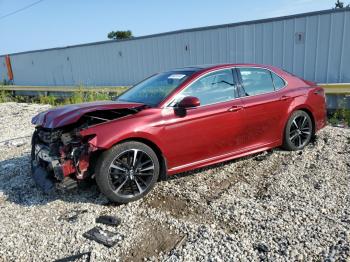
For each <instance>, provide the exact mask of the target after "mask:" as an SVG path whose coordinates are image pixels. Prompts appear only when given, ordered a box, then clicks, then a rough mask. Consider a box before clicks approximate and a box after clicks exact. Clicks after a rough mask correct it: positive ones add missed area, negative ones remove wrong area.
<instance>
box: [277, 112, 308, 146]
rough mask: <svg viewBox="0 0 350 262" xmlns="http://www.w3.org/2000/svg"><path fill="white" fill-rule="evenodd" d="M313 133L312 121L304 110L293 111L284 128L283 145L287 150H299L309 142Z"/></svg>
mask: <svg viewBox="0 0 350 262" xmlns="http://www.w3.org/2000/svg"><path fill="white" fill-rule="evenodd" d="M312 134H313V126H312V121H311V118H310V116H309V114H308V113H306V112H305V111H301V110H298V111H295V112H294V113H293V114H292V115H291V116H290V118H289V120H288V122H287V125H286V128H285V130H284V143H283V147H284V148H285V149H287V150H301V149H303V148H304V147H305V146H306V145H307V144H309V142H310V140H311V137H312Z"/></svg>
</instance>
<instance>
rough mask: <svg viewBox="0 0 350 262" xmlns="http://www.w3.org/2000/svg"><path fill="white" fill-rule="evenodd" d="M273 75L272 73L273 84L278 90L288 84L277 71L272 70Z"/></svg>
mask: <svg viewBox="0 0 350 262" xmlns="http://www.w3.org/2000/svg"><path fill="white" fill-rule="evenodd" d="M271 75H272V79H273V84H274V85H275V89H276V90H279V89H281V88H282V87H284V86H285V85H286V83H285V82H284V80H283V79H282V78H280V77H279V76H278V75H276V74H275V73H272V72H271Z"/></svg>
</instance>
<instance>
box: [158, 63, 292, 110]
mask: <svg viewBox="0 0 350 262" xmlns="http://www.w3.org/2000/svg"><path fill="white" fill-rule="evenodd" d="M239 68H256V69H264V70H267V71H269V72H270V73H272V74H275V75H277V76H278V77H280V78H281V79H282V80H283V81H284V83H285V85H284V86H283V87H281V88H280V89H278V90H276V89H275V84H274V82H273V79H272V83H273V86H274V91H272V92H266V93H262V94H257V95H253V96H239V94H238V97H235V98H234V99H231V100H227V101H221V102H216V103H212V104H207V105H200V106H197V107H195V108H201V107H205V106H210V105H216V104H219V103H226V102H229V101H234V100H237V99H239V98H245V97H254V96H261V95H266V94H272V93H275V92H279V91H281V90H282V89H284V88H286V87H287V86H288V81H287V80H286V79H285V78H284V77H281V76H280V75H279V74H277V73H275V72H274V71H272V70H271V69H269V68H266V67H263V66H233V67H227V68H220V69H217V70H214V71H211V72H207V73H205V74H204V75H202V76H200V77H198V78H196V79H194V80H193V81H192V82H191V83H189V84H188V85H187V86H186V87H185V88H184V89H183V90H181V91H180V93H178V94H176V95H179V94H181V93H182V92H183V91H185V90H186V89H187V88H189V87H190V86H191V85H192V84H194V83H195V82H196V81H198V80H199V79H201V78H202V77H205V76H207V75H209V74H211V73H215V72H219V71H223V70H231V71H232V70H234V69H239ZM238 73H239V74H240V72H238ZM232 77H233V78H234V76H233V72H232ZM238 84H239V85H243V83H238ZM235 88H239V86H237V83H236V85H235ZM242 88H243V86H242ZM237 93H239V92H237ZM173 102H174V99H173V100H172V101H170V102H169V103H168V104H167V105H166V106H165V107H164V108H174V106H170V104H171V103H173Z"/></svg>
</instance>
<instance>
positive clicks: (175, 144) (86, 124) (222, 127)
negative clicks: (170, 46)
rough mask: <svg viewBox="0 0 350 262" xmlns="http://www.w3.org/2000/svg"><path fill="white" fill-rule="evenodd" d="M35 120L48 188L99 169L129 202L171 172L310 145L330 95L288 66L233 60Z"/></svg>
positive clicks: (38, 157) (35, 158) (154, 79)
mask: <svg viewBox="0 0 350 262" xmlns="http://www.w3.org/2000/svg"><path fill="white" fill-rule="evenodd" d="M32 123H33V124H35V125H36V130H35V133H34V135H33V142H32V172H33V177H34V179H35V180H36V182H37V183H38V184H39V185H40V186H41V187H42V188H43V189H44V190H46V191H50V190H52V189H53V188H54V187H55V186H59V187H65V188H67V187H68V188H69V187H72V186H75V185H76V184H77V183H78V182H79V181H81V180H84V179H87V178H95V179H96V182H97V184H98V186H99V188H100V190H101V192H102V193H104V194H105V195H106V196H107V197H108V198H109V199H110V200H112V201H115V202H119V203H127V202H130V201H134V200H137V199H139V198H141V197H143V196H144V195H146V194H147V193H148V192H149V191H150V190H151V189H152V188H153V186H154V185H155V183H156V181H157V180H158V179H160V178H165V177H166V176H167V175H173V174H176V173H180V172H184V171H187V170H191V169H195V168H199V167H203V166H207V165H211V164H215V163H218V162H222V161H226V160H229V159H233V158H237V157H241V156H246V155H250V154H253V153H257V152H261V151H264V150H267V149H270V148H274V147H279V146H283V147H284V148H285V149H287V150H301V149H303V148H304V147H305V146H306V145H307V144H308V143H309V142H310V140H311V138H312V136H313V135H314V134H315V133H316V132H317V131H318V130H319V129H321V128H322V127H324V126H325V125H326V105H325V95H324V91H323V89H322V88H320V87H318V86H317V85H316V84H315V83H312V82H308V81H305V80H302V79H300V78H298V77H296V76H294V75H291V74H289V73H287V72H285V71H283V70H281V69H278V68H275V67H271V66H263V65H255V64H225V65H216V66H198V67H187V68H181V69H175V70H171V71H167V72H163V73H159V74H155V75H153V76H151V77H149V78H147V79H146V80H144V81H142V82H141V83H139V84H137V85H135V86H134V87H132V88H131V89H129V90H128V91H126V92H125V93H123V94H122V95H121V96H119V97H118V98H117V99H116V100H115V101H107V102H94V103H84V104H79V105H69V106H63V107H58V108H54V109H50V110H48V111H46V112H43V113H40V114H39V115H37V116H35V117H34V118H33V120H32Z"/></svg>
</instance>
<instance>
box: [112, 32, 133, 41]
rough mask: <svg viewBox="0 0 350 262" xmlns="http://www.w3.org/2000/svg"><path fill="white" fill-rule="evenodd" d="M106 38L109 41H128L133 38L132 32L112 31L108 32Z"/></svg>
mask: <svg viewBox="0 0 350 262" xmlns="http://www.w3.org/2000/svg"><path fill="white" fill-rule="evenodd" d="M107 37H108V38H109V39H118V40H120V39H129V38H133V35H132V32H131V31H130V30H127V31H112V32H109V33H108V35H107Z"/></svg>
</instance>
